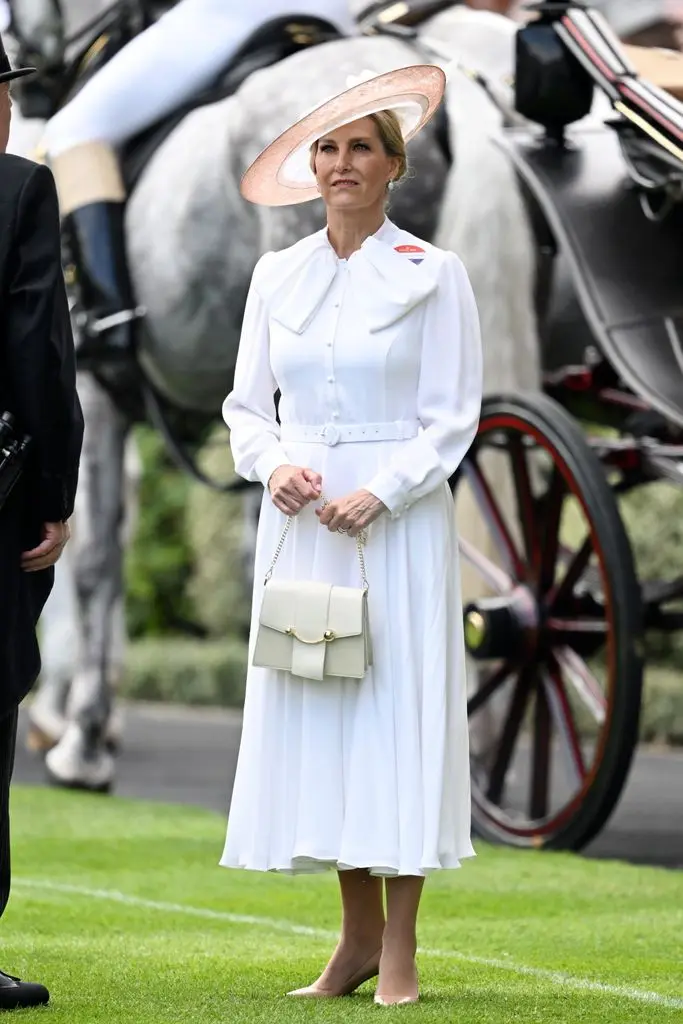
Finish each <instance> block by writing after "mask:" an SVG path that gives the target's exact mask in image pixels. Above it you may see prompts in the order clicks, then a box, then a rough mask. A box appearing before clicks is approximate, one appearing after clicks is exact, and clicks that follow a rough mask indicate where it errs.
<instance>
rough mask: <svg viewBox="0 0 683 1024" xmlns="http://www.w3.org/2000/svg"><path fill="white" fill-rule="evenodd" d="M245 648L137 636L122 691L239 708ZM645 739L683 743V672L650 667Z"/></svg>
mask: <svg viewBox="0 0 683 1024" xmlns="http://www.w3.org/2000/svg"><path fill="white" fill-rule="evenodd" d="M246 670H247V647H246V644H245V643H244V642H243V641H240V640H237V639H228V640H203V641H197V640H186V639H182V638H175V637H169V638H165V639H163V640H158V639H151V640H138V641H137V642H135V643H133V644H131V645H130V648H129V652H128V659H127V666H126V674H125V678H124V682H123V688H122V695H123V696H125V697H128V698H130V699H135V700H148V701H163V702H166V703H169V704H188V705H203V706H207V705H208V706H215V707H231V708H240V707H241V706H242V704H243V701H244V681H245V677H246ZM641 739H642V740H644V741H646V742H649V743H661V744H666V743H668V744H675V745H678V746H683V675H681V673H680V672H678V671H674V670H671V669H668V668H664V667H662V666H658V665H652V666H650V667H649V668H648V671H647V675H646V680H645V695H644V701H643V712H642V717H641Z"/></svg>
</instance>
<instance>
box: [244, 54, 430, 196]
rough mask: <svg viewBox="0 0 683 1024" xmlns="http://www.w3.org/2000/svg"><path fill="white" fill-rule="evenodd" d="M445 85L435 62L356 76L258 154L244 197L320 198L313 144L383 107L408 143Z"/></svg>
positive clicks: (428, 113)
mask: <svg viewBox="0 0 683 1024" xmlns="http://www.w3.org/2000/svg"><path fill="white" fill-rule="evenodd" d="M445 87H446V74H445V72H444V71H443V70H442V69H441V68H440V67H437V66H436V65H434V64H412V65H409V66H408V67H403V68H399V69H397V70H395V71H387V72H385V73H384V74H380V75H378V74H374V73H373V72H370V71H366V72H363V73H362V74H361V75H359V76H357V77H353V76H352V77H351V78H349V79H348V80H347V88H346V89H345V90H344V91H343V92H340V93H338V94H337V95H336V96H332V97H331V98H329V99H327V100H326V101H325V102H324V103H322V104H320V105H319V106H317V107H315V108H314V109H313V110H310V111H309V112H308V113H306V114H305V115H304V116H303V117H302V118H300V119H299V120H298V121H297V122H296V123H295V124H293V125H291V127H289V128H287V130H286V131H284V132H283V133H282V134H281V135H279V136H278V137H277V138H276V139H275V140H274V142H271V144H270V145H269V146H267V147H266V148H265V149H264V150H263V152H262V153H260V154H259V156H257V158H256V160H254V162H253V164H252V165H251V166H250V167H249V168H248V170H247V171H246V172H245V174H244V176H243V177H242V182H241V186H240V191H241V193H242V195H243V196H244V198H245V199H248V200H249V201H250V202H252V203H259V204H260V205H262V206H289V205H292V204H294V203H305V202H308V200H310V199H316V198H318V196H319V194H320V193H319V192H318V190H317V188H316V184H315V176H314V174H313V171H312V170H311V167H310V147H311V146H312V145H313V143H314V142H316V141H317V140H318V139H320V138H321V137H322V136H323V135H326V134H327V133H328V132H331V131H334V130H335V129H336V128H341V126H342V125H345V124H350V123H351V122H352V121H357V120H358V119H359V118H361V117H368V115H370V114H377V113H379V111H381V110H391V111H393V113H394V114H396V116H397V117H398V120H399V123H400V125H401V131H402V133H403V138H404V141H405V142H408V141H409V140H410V139H412V138H413V137H414V136H415V135H417V133H418V132H419V131H420V129H422V128H424V126H425V125H426V124H427V122H428V121H429V119H430V118H431V117H432V116H433V115H434V113H435V111H436V110H437V108H438V106H439V103H440V102H441V99H442V97H443V94H444V90H445Z"/></svg>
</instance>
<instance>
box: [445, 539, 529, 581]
mask: <svg viewBox="0 0 683 1024" xmlns="http://www.w3.org/2000/svg"><path fill="white" fill-rule="evenodd" d="M459 545H460V552H461V554H462V557H463V558H464V559H465V561H467V562H469V563H470V565H471V566H473V567H474V568H475V569H476V570H477V572H478V573H479V575H480V576H481V577H482V578H483V579H485V580H486V582H487V583H488V584H489V586H490V587H492V588H493V589H494V590H495V591H496V592H497V593H498V594H508V593H509V592H510V591H511V590H512V589H513V587H514V585H515V584H514V580H513V579H512V577H511V576H508V574H507V573H506V572H503V570H502V569H499V568H498V566H497V565H495V564H494V563H493V562H492V561H491V559H490V558H487V557H486V555H484V554H482V553H481V551H479V550H478V549H477V548H475V546H474V545H473V544H470V542H469V541H468V540H465V539H464V537H460V539H459Z"/></svg>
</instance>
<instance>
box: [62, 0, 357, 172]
mask: <svg viewBox="0 0 683 1024" xmlns="http://www.w3.org/2000/svg"><path fill="white" fill-rule="evenodd" d="M288 14H316V15H318V16H319V17H323V18H327V19H328V20H329V21H331V22H332V23H333V24H335V25H336V26H337V27H338V28H340V29H342V30H343V31H345V32H353V31H354V24H353V21H352V18H351V13H350V8H349V0H180V3H179V4H178V5H177V7H174V8H172V10H170V11H169V12H168V13H167V14H165V15H164V16H163V17H162V18H160V20H159V21H158V22H157V23H156V24H154V25H152V26H151V27H150V28H148V29H147V30H146V31H145V32H143V33H141V34H140V35H139V36H137V37H136V38H135V39H133V40H132V41H131V42H130V43H129V44H128V45H127V46H126V47H124V49H123V50H121V51H120V52H119V53H118V54H117V55H116V56H115V57H114V58H113V59H112V60H111V61H110V62H109V63H108V64H106V65H105V66H104V67H103V68H102V70H101V71H99V72H98V73H97V74H96V75H95V76H94V77H93V79H92V80H91V81H90V82H88V84H87V85H86V86H85V87H84V88H83V89H82V90H81V92H80V93H78V95H77V96H75V97H74V99H72V100H71V101H70V103H68V104H67V105H66V106H65V107H64V108H63V109H62V110H61V111H59V113H57V114H56V115H55V116H54V117H53V118H52V119H51V120H50V121H49V122H48V125H47V128H46V132H45V136H44V140H43V141H44V143H45V146H46V148H47V151H48V154H49V155H50V156H51V157H55V156H58V155H59V154H60V153H63V152H64V151H65V150H68V149H71V148H72V147H73V146H78V145H81V144H83V143H86V142H96V141H98V142H105V143H109V144H110V145H113V146H116V145H118V144H120V143H122V142H124V141H125V140H126V139H128V138H130V137H131V136H133V135H135V134H137V132H139V131H142V130H143V129H144V128H147V127H148V126H149V125H150V124H153V123H154V122H155V121H156V120H157V119H158V118H161V117H164V116H165V115H166V114H170V113H171V112H172V111H173V110H174V109H175V108H176V107H178V106H179V105H181V104H182V103H184V102H185V101H187V100H189V99H191V97H192V96H193V95H194V94H195V93H196V92H197V91H198V90H200V89H202V88H203V87H205V86H206V85H208V84H209V83H210V82H211V80H212V79H214V78H215V77H216V76H217V75H218V74H220V72H221V70H222V69H223V68H224V67H225V66H226V65H227V63H228V61H229V60H230V58H231V57H232V56H233V55H234V54H235V53H236V52H237V51H238V50H239V48H240V47H241V46H242V44H243V43H244V42H245V41H246V39H247V38H248V37H249V36H250V35H251V33H252V32H253V31H254V30H255V29H257V28H258V27H259V26H260V25H262V24H264V23H265V22H267V21H269V20H270V19H271V18H277V17H280V16H284V15H288Z"/></svg>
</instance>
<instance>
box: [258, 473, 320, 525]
mask: <svg viewBox="0 0 683 1024" xmlns="http://www.w3.org/2000/svg"><path fill="white" fill-rule="evenodd" d="M322 485H323V478H322V477H321V475H320V473H316V472H315V470H312V469H305V468H303V467H302V466H278V468H277V469H276V470H275V471H274V472H273V473H272V474H271V477H270V480H269V481H268V490H269V491H270V496H271V498H272V500H273V505H275V507H276V508H278V509H279V510H280V512H284V513H285V514H286V515H288V516H295V515H297V513H298V512H300V511H301V509H302V508H303V507H304V505H308V503H309V502H311V501H315V500H316V498H319V497H320V494H321V492H322Z"/></svg>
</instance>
